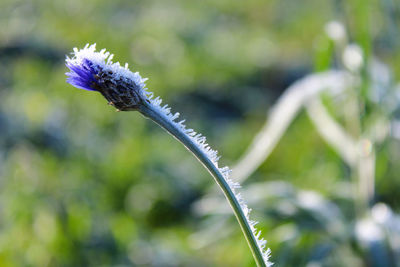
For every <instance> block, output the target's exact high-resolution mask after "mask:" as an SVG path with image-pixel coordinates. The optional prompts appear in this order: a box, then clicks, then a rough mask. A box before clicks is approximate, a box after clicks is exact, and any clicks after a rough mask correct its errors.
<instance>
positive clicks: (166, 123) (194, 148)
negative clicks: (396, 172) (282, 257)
mask: <svg viewBox="0 0 400 267" xmlns="http://www.w3.org/2000/svg"><path fill="white" fill-rule="evenodd" d="M139 112H140V113H142V114H143V115H144V116H145V117H147V118H149V119H151V120H153V121H154V122H156V123H157V124H158V125H160V126H161V127H162V128H164V129H165V130H166V131H167V132H168V133H170V134H171V135H172V136H173V137H175V138H176V139H177V140H178V141H180V142H181V143H182V144H183V145H184V146H185V147H186V148H187V149H188V150H189V151H190V152H192V153H193V155H194V156H195V157H196V158H197V159H198V160H199V161H200V162H201V163H202V164H203V166H204V167H205V168H206V169H207V170H208V171H209V173H210V174H211V175H212V176H213V178H214V180H215V182H216V183H217V184H218V185H219V187H220V188H221V189H222V191H223V193H224V195H225V197H226V199H227V200H228V202H229V204H230V205H231V207H232V209H233V212H234V214H235V216H236V219H237V220H238V222H239V225H240V228H241V229H242V232H243V234H244V236H245V237H246V240H247V243H248V245H249V247H250V249H251V252H252V254H253V256H254V259H255V261H256V263H257V266H260V267H261V266H262V267H264V266H267V263H266V262H265V261H264V258H263V252H262V251H261V248H260V247H259V246H258V243H257V238H256V237H255V236H254V233H253V231H252V227H251V226H250V224H249V221H248V219H247V218H246V215H245V213H244V211H243V210H242V208H241V205H240V203H239V200H238V199H237V197H236V195H235V193H234V192H233V191H232V189H231V188H230V186H229V184H228V183H227V181H226V180H225V178H224V176H223V174H222V173H221V171H220V170H219V169H218V167H217V166H215V164H214V163H213V162H212V161H211V160H210V159H209V157H208V156H207V155H206V154H205V153H204V151H203V150H202V149H201V148H200V147H199V146H198V144H196V143H195V142H194V141H193V140H192V139H191V138H190V136H188V135H187V134H186V133H184V132H183V131H182V130H181V129H180V128H179V127H178V126H177V125H176V124H174V123H172V122H171V120H170V119H168V118H167V117H166V116H165V115H164V114H162V113H160V112H159V111H158V110H157V109H156V108H154V106H153V105H152V104H151V103H144V104H143V105H140V106H139Z"/></svg>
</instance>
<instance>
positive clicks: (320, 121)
mask: <svg viewBox="0 0 400 267" xmlns="http://www.w3.org/2000/svg"><path fill="white" fill-rule="evenodd" d="M306 110H307V114H308V116H309V117H310V119H311V122H312V123H313V124H314V126H315V128H316V129H317V131H318V133H319V134H320V135H321V137H322V138H323V139H324V140H325V141H326V142H327V143H328V144H329V145H330V146H331V147H332V148H333V149H334V150H335V151H336V152H337V153H338V154H339V155H340V156H341V157H342V158H343V160H344V161H345V162H346V163H347V164H348V165H349V166H353V167H354V166H355V165H356V163H357V161H358V146H357V142H356V140H354V139H353V138H352V137H351V136H350V135H349V134H347V133H346V131H345V130H344V129H343V127H342V126H341V125H340V124H339V123H337V122H336V121H335V120H334V119H333V118H332V117H331V116H330V115H329V113H328V111H327V110H326V108H325V107H324V105H323V104H322V103H321V101H320V100H319V99H318V98H314V99H312V100H310V101H309V102H308V103H307V104H306Z"/></svg>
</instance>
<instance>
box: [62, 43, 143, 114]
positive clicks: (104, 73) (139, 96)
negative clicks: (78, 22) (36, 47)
mask: <svg viewBox="0 0 400 267" xmlns="http://www.w3.org/2000/svg"><path fill="white" fill-rule="evenodd" d="M72 54H73V57H72V58H69V57H68V56H67V58H66V65H67V67H68V68H69V69H70V72H67V73H66V75H67V76H68V78H67V82H68V83H70V84H72V85H73V86H75V87H77V88H80V89H85V90H89V91H97V92H99V93H101V94H102V95H103V96H104V97H105V98H106V99H107V100H108V102H109V103H110V104H111V105H113V106H115V107H116V108H117V109H119V110H135V109H137V108H138V105H140V104H141V103H142V102H143V101H145V100H146V99H147V97H146V94H147V92H146V89H145V88H144V87H145V84H144V82H145V81H146V80H147V79H146V78H142V77H141V76H140V75H139V73H138V72H135V73H133V72H131V71H130V70H129V69H128V64H125V66H124V67H121V65H120V64H119V62H116V63H113V62H112V58H113V54H110V53H109V52H106V50H105V49H102V50H100V51H99V52H96V44H92V45H90V46H89V44H87V45H86V46H85V47H84V48H83V49H77V48H74V52H73V53H72Z"/></svg>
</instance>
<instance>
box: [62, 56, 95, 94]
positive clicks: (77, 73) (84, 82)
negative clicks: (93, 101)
mask: <svg viewBox="0 0 400 267" xmlns="http://www.w3.org/2000/svg"><path fill="white" fill-rule="evenodd" d="M66 65H67V67H68V68H69V69H70V70H71V71H70V72H67V73H66V75H67V76H68V78H67V82H68V83H70V84H71V85H73V86H75V87H77V88H80V89H85V90H89V91H97V90H96V89H93V88H92V85H93V83H97V80H96V78H95V75H96V74H97V71H96V70H95V69H94V68H93V63H92V62H90V61H89V60H87V59H84V60H83V62H82V64H80V65H74V64H71V63H67V64H66Z"/></svg>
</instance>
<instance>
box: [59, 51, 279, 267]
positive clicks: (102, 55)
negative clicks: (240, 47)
mask: <svg viewBox="0 0 400 267" xmlns="http://www.w3.org/2000/svg"><path fill="white" fill-rule="evenodd" d="M112 58H113V55H112V54H110V53H109V52H106V50H105V49H103V50H101V51H100V52H96V44H93V45H90V46H89V44H87V45H86V46H85V47H84V48H83V49H81V50H78V49H77V48H74V52H73V56H72V58H69V57H67V58H66V65H67V67H68V68H69V69H70V72H68V73H66V74H67V76H68V79H67V82H69V83H70V84H72V85H73V86H75V87H77V88H81V89H85V90H90V91H98V92H100V93H101V94H102V95H103V96H104V97H105V98H106V99H107V100H108V101H109V103H110V104H111V105H113V106H115V107H116V108H117V109H119V110H123V111H127V110H139V108H140V107H141V106H142V105H143V106H144V105H146V106H148V107H150V108H151V110H152V111H154V112H156V113H157V116H161V117H163V119H164V120H165V121H168V123H169V124H170V125H171V126H174V128H176V129H178V130H179V131H180V133H181V134H184V135H186V136H187V137H188V138H189V139H190V140H191V141H192V142H193V143H194V144H195V146H197V148H198V149H199V150H201V151H202V152H203V154H204V155H206V157H207V158H208V160H209V161H210V162H211V163H212V164H213V165H214V167H215V168H216V169H217V170H218V171H219V172H220V174H221V176H222V177H223V179H224V180H225V181H226V183H227V184H228V186H229V190H230V191H232V192H233V194H234V196H235V197H236V200H237V202H238V203H239V205H240V208H241V210H242V212H243V214H244V217H245V219H246V222H247V224H248V225H249V228H250V230H251V232H252V234H253V236H254V237H255V240H257V246H258V249H259V251H260V252H261V254H262V257H263V260H264V263H265V265H266V266H271V265H272V263H270V262H269V256H270V250H269V249H267V248H266V243H267V242H266V240H264V239H263V238H261V231H259V230H257V229H256V228H255V225H256V224H257V222H256V221H253V220H251V219H250V217H249V214H250V211H251V209H249V208H248V206H247V204H246V203H245V201H244V199H243V198H242V196H241V195H240V193H238V192H237V189H238V188H240V185H239V183H237V182H234V181H232V179H231V178H230V173H231V170H230V169H229V168H228V167H221V168H220V167H218V160H219V156H218V152H217V151H216V150H213V149H211V147H210V146H209V145H208V144H207V142H206V137H205V136H203V135H201V134H199V133H197V132H195V131H194V130H193V129H188V128H186V126H185V124H184V122H185V120H181V121H177V119H178V117H179V113H171V108H170V107H168V105H164V106H162V105H161V103H162V100H161V99H160V98H159V97H156V98H154V95H153V93H152V92H148V91H147V88H145V84H144V82H145V81H146V80H147V79H144V78H142V77H141V76H140V75H139V73H138V72H135V73H133V72H131V71H130V70H129V69H128V65H127V64H125V66H124V67H122V66H121V65H120V64H119V62H116V63H113V62H112Z"/></svg>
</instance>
